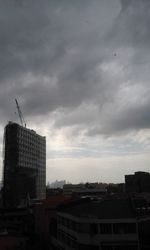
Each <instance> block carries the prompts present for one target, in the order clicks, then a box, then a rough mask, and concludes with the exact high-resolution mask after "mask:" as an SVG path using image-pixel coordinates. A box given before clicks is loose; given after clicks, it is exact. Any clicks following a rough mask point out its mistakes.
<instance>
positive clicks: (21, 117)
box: [15, 99, 26, 127]
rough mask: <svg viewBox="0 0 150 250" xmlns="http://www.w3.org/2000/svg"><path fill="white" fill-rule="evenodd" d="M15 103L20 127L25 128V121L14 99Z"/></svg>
mask: <svg viewBox="0 0 150 250" xmlns="http://www.w3.org/2000/svg"><path fill="white" fill-rule="evenodd" d="M15 102H16V106H17V111H18V115H19V119H20V123H21V125H22V126H23V127H26V123H25V120H24V117H23V114H22V112H21V109H20V107H19V104H18V101H17V99H15Z"/></svg>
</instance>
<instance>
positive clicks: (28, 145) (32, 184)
mask: <svg viewBox="0 0 150 250" xmlns="http://www.w3.org/2000/svg"><path fill="white" fill-rule="evenodd" d="M45 186H46V138H45V137H43V136H40V135H38V134H37V133H36V132H35V131H33V130H31V129H28V128H26V126H22V125H19V124H17V123H13V122H9V123H8V124H7V125H6V127H5V130H4V169H3V203H4V206H5V207H17V206H21V205H23V204H25V201H26V200H27V197H28V198H29V197H30V198H31V199H43V198H45Z"/></svg>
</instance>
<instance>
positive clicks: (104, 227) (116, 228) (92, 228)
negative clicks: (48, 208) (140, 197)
mask: <svg viewBox="0 0 150 250" xmlns="http://www.w3.org/2000/svg"><path fill="white" fill-rule="evenodd" d="M58 223H59V225H63V226H65V227H67V228H69V229H71V230H73V231H77V232H81V233H90V234H97V233H101V234H134V233H136V224H135V223H100V224H96V223H78V222H75V221H73V220H69V219H67V218H64V217H60V216H59V218H58Z"/></svg>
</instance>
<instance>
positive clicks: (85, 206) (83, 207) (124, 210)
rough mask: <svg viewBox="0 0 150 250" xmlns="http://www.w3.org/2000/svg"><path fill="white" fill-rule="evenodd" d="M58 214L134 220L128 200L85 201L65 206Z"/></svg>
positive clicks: (133, 213)
mask: <svg viewBox="0 0 150 250" xmlns="http://www.w3.org/2000/svg"><path fill="white" fill-rule="evenodd" d="M60 212H63V213H67V214H70V215H73V216H77V217H96V218H99V219H120V218H135V212H134V210H133V208H132V205H131V202H130V200H129V199H111V200H103V201H93V200H89V201H85V202H81V203H80V202H79V203H74V204H70V205H67V206H65V207H63V208H62V209H61V210H60Z"/></svg>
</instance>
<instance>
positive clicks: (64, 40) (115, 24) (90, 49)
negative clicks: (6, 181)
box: [0, 0, 150, 183]
mask: <svg viewBox="0 0 150 250" xmlns="http://www.w3.org/2000/svg"><path fill="white" fill-rule="evenodd" d="M0 3H1V9H0V16H1V24H0V32H1V37H2V39H1V41H0V54H1V61H0V100H1V103H0V104H1V105H0V117H1V120H0V121H1V122H0V150H1V156H0V173H1V174H0V177H1V178H2V150H3V130H4V126H5V125H6V124H7V122H8V121H13V122H17V123H19V119H18V115H17V111H16V106H15V98H17V99H18V101H19V104H20V107H21V110H22V112H23V115H24V118H25V121H26V123H27V128H29V129H33V130H35V131H36V132H37V133H38V134H43V135H45V136H46V138H47V182H54V181H55V180H63V179H65V180H66V181H69V182H72V183H79V182H107V183H109V182H114V183H119V182H124V175H127V174H130V173H131V174H133V173H134V172H136V171H146V172H150V167H149V166H150V154H149V153H150V115H149V108H150V84H149V80H150V77H149V67H150V60H149V57H150V55H149V46H150V43H149V39H150V31H149V24H150V15H149V8H150V2H149V1H148V0H143V1H142V0H128V1H126V0H125V1H124V0H114V1H109V0H99V1H97V0H93V1H91V0H83V1H80V0H77V1H73V0H71V1H67V0H62V1H58V0H50V1H47V0H42V1H41V0H36V1H35V0H33V1H32V2H31V1H28V0H26V1H25V0H21V1H19V2H18V1H16V0H12V1H3V0H0Z"/></svg>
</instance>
